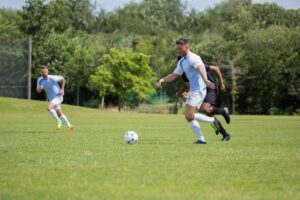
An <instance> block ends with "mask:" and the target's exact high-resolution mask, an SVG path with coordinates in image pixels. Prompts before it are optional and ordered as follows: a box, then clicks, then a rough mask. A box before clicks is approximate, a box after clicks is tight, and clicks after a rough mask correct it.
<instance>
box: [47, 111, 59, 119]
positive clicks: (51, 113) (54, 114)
mask: <svg viewBox="0 0 300 200" xmlns="http://www.w3.org/2000/svg"><path fill="white" fill-rule="evenodd" d="M49 113H50V115H52V117H53V118H54V119H55V120H56V121H60V119H59V117H58V116H57V113H56V111H55V110H54V109H51V110H49Z"/></svg>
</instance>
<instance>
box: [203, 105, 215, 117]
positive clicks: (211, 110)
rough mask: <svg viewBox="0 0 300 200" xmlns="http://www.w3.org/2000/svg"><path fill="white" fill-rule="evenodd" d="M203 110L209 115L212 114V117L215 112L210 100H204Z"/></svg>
mask: <svg viewBox="0 0 300 200" xmlns="http://www.w3.org/2000/svg"><path fill="white" fill-rule="evenodd" d="M201 110H202V111H203V112H204V113H205V114H206V115H207V116H210V117H212V116H213V114H212V112H213V107H212V106H211V104H210V103H208V102H203V103H202V105H201Z"/></svg>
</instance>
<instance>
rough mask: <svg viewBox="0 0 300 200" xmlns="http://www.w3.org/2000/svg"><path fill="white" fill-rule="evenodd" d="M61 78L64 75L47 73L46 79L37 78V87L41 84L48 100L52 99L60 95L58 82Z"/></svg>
mask: <svg viewBox="0 0 300 200" xmlns="http://www.w3.org/2000/svg"><path fill="white" fill-rule="evenodd" d="M63 79H64V77H62V76H57V75H48V78H47V79H44V78H43V77H39V78H38V80H37V88H38V87H40V86H41V85H42V86H43V87H44V91H45V92H46V94H47V97H48V101H52V100H53V99H54V98H55V97H58V96H61V95H62V94H61V93H60V86H59V85H58V82H59V81H61V80H63Z"/></svg>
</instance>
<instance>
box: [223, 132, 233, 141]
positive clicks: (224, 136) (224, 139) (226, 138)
mask: <svg viewBox="0 0 300 200" xmlns="http://www.w3.org/2000/svg"><path fill="white" fill-rule="evenodd" d="M230 138H231V137H230V135H229V134H226V135H223V138H222V141H224V142H225V141H228V140H230Z"/></svg>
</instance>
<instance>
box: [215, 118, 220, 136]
mask: <svg viewBox="0 0 300 200" xmlns="http://www.w3.org/2000/svg"><path fill="white" fill-rule="evenodd" d="M220 124H221V123H220V121H219V120H218V119H217V118H216V117H214V121H213V128H214V129H215V132H216V134H217V135H218V134H219V132H220V128H221V127H220Z"/></svg>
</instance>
